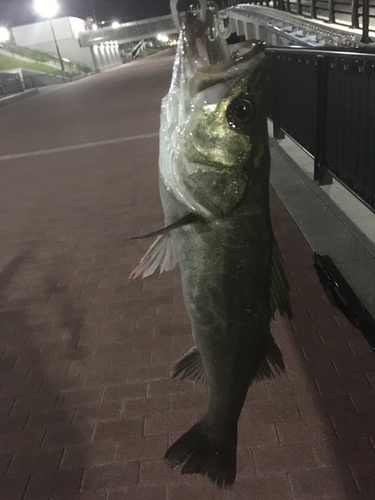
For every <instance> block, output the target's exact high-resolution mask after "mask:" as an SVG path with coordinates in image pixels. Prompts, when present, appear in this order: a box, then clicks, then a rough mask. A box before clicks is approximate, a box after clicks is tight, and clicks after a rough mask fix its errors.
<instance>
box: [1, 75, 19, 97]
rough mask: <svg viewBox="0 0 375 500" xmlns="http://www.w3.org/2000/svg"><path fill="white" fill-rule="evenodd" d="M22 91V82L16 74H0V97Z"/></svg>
mask: <svg viewBox="0 0 375 500" xmlns="http://www.w3.org/2000/svg"><path fill="white" fill-rule="evenodd" d="M23 91H24V88H23V84H22V80H21V78H20V76H19V74H18V73H0V96H5V95H8V94H17V93H18V92H23Z"/></svg>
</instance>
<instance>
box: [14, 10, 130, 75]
mask: <svg viewBox="0 0 375 500" xmlns="http://www.w3.org/2000/svg"><path fill="white" fill-rule="evenodd" d="M52 26H53V30H54V32H55V36H56V40H57V43H58V47H59V50H60V54H61V56H62V57H63V58H65V59H69V60H70V61H73V62H77V63H81V64H84V65H86V66H88V67H89V68H91V69H92V70H101V69H108V68H111V67H114V66H116V65H119V64H121V63H122V61H121V58H120V55H119V51H118V45H117V44H115V43H106V44H102V45H100V46H95V47H94V48H93V49H90V48H89V47H81V46H80V44H79V40H78V33H79V32H82V31H84V30H85V27H86V23H85V21H84V20H83V19H79V18H77V17H63V18H58V19H53V20H52ZM12 33H13V36H14V40H15V42H16V44H17V45H19V46H20V47H28V48H30V49H33V50H39V51H41V52H46V53H48V54H53V55H55V56H57V50H56V44H55V41H54V38H53V33H52V29H51V24H50V22H49V21H41V22H38V23H34V24H26V25H24V26H17V27H15V28H12Z"/></svg>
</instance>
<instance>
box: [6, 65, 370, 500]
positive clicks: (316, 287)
mask: <svg viewBox="0 0 375 500" xmlns="http://www.w3.org/2000/svg"><path fill="white" fill-rule="evenodd" d="M155 61H157V59H155ZM170 65H171V60H167V61H166V62H165V63H162V64H161V63H160V61H159V62H158V64H156V63H152V60H151V62H147V63H145V62H138V63H135V64H133V65H131V66H130V67H129V68H130V69H129V68H126V67H124V68H122V69H121V70H118V71H116V72H111V73H107V74H106V75H98V76H96V77H93V79H92V80H90V81H87V82H86V81H85V82H83V83H81V84H75V86H72V87H71V88H68V89H66V90H64V91H61V92H60V91H56V93H51V94H48V95H46V96H38V97H37V98H33V99H30V100H29V101H27V106H26V102H25V103H21V104H22V105H18V104H17V105H14V107H13V106H10V107H8V108H7V114H6V116H7V119H8V120H11V122H12V123H13V124H14V125H17V123H20V122H21V121H22V120H23V118H24V116H23V113H24V112H25V113H26V112H27V116H28V118H27V119H28V120H32V118H31V115H30V113H31V112H32V113H34V115H33V116H35V117H38V116H40V115H42V114H43V113H48V110H49V109H50V102H51V99H52V98H53V99H54V100H55V101H56V105H57V108H58V109H60V108H61V107H62V106H63V105H64V106H66V107H67V108H69V106H70V104H74V103H75V102H77V99H78V97H77V96H79V92H80V89H82V88H84V87H81V86H86V87H85V88H84V90H85V95H86V94H88V95H87V97H86V99H87V100H89V99H91V100H92V102H96V100H98V101H101V100H102V99H104V100H105V99H107V108H106V109H107V110H108V117H107V118H105V116H104V115H101V118H102V119H103V122H102V124H101V125H96V126H97V129H95V130H94V132H92V135H95V139H97V140H100V139H101V138H102V137H106V138H107V137H110V136H109V135H108V127H110V126H111V125H110V123H109V124H107V122H106V120H108V122H110V121H111V113H113V112H114V113H115V114H116V116H118V115H117V113H118V110H117V108H116V106H117V105H118V102H119V101H118V100H117V101H115V102H114V101H113V99H114V97H113V94H114V95H115V96H116V99H118V96H119V95H121V89H123V92H124V94H125V95H126V101H127V102H129V103H130V104H129V106H130V108H131V110H130V111H129V110H123V111H124V112H125V111H128V112H129V113H138V115H139V116H138V121H137V125H136V127H137V133H146V132H149V131H153V129H152V128H150V125H149V124H150V123H152V124H155V123H156V122H157V115H156V113H157V106H156V105H154V107H153V108H152V109H153V113H154V114H153V115H152V116H151V115H150V110H149V109H147V110H145V109H144V107H143V105H142V102H141V101H140V100H138V101H136V100H135V97H134V99H133V100H132V95H131V94H130V95H129V94H126V93H125V89H127V90H128V91H129V88H133V89H134V90H133V92H135V91H136V90H137V92H138V91H140V90H141V89H139V88H137V89H135V86H134V81H133V80H132V79H134V78H136V81H137V82H138V84H139V85H140V82H142V77H144V76H145V75H147V78H148V79H149V80H150V79H152V78H153V77H154V76H155V81H157V77H159V79H160V81H161V84H160V85H159V86H157V88H156V89H155V90H154V93H153V94H152V95H151V96H148V97H147V99H148V100H149V101H151V98H152V99H155V102H160V97H161V96H162V95H163V92H165V89H166V87H167V83H168V79H169V75H170ZM128 72H129V73H128ZM128 74H130V75H131V78H130V77H128V76H127V75H128ZM160 75H161V76H160ZM132 82H133V83H132ZM163 82H164V83H163ZM128 83H129V85H130V87H129V86H128ZM108 84H109V85H111V86H112V87H111V88H112V90H113V92H111V93H108V92H106V88H108ZM80 85H81V86H80ZM139 85H138V86H139ZM132 86H133V87H132ZM148 88H149V86H148V87H147V86H146V89H148ZM150 92H151V91H150ZM100 105H101V106H103V110H104V109H105V107H104V105H103V104H100ZM121 105H122V104H121ZM24 106H25V107H24ZM44 106H45V107H44ZM73 108H74V105H73ZM69 113H71V116H69V117H68V119H67V121H64V127H65V128H64V127H63V129H61V130H60V129H57V130H56V131H55V135H53V134H51V136H49V135H48V128H47V129H46V130H43V127H42V126H41V128H42V131H40V133H39V135H38V136H37V137H35V140H36V142H37V144H38V148H40V147H43V148H46V147H56V146H61V145H65V144H69V143H72V138H73V135H71V136H70V135H69V134H74V136H75V137H76V141H75V143H77V144H78V143H79V142H80V137H81V136H79V135H77V134H78V132H79V127H78V128H76V127H74V131H73V132H71V131H69V120H71V119H72V117H74V113H73V111H72V110H70V111H69ZM144 113H145V114H144ZM67 114H68V112H67ZM154 115H155V116H154ZM131 116H133V115H131ZM144 116H147V117H148V116H151V118H150V120H151V121H149V120H145V124H144V128H143V130H142V120H143V118H144ZM80 119H81V120H83V118H82V117H81V118H80ZM93 119H94V114H90V113H88V114H87V116H86V118H85V120H86V122H84V121H83V122H82V126H83V128H84V129H85V132H84V138H83V139H82V141H83V140H87V138H88V135H89V133H88V132H87V130H86V128H85V127H89V126H90V121H91V120H93ZM35 120H36V121H37V118H35ZM0 122H1V115H0ZM107 125H108V126H107ZM93 127H94V125H93ZM100 127H103V135H101V128H100ZM127 127H128V125H127ZM111 133H112V137H118V136H119V135H121V134H119V133H118V128H117V129H113V130H112V132H111ZM116 133H117V135H116ZM106 134H107V135H106ZM32 135H35V136H36V135H37V132H36V131H35V130H34V131H33V132H32ZM0 141H1V142H2V143H4V144H8V146H7V149H6V153H16V152H23V151H27V150H30V147H31V146H32V138H27V137H26V139H23V142H22V144H23V145H24V147H23V149H19V150H16V149H15V148H16V147H17V143H16V141H14V139H13V142H12V138H11V137H9V141H8V142H7V138H6V137H5V138H4V137H3V138H2V139H0ZM9 144H10V145H11V146H10V145H9ZM4 154H5V153H4ZM156 158H157V139H156V138H155V139H147V140H138V141H133V142H132V141H130V142H128V143H126V144H125V143H122V144H114V145H108V146H102V147H98V148H91V149H86V150H77V151H69V152H64V153H56V154H51V155H44V156H38V157H26V158H18V159H13V160H8V161H6V162H1V164H0V172H1V177H2V183H1V185H0V210H1V219H0V346H1V349H0V354H1V357H0V386H1V390H0V475H1V477H0V498H1V499H4V500H21V499H22V500H45V499H46V500H47V499H49V500H78V499H79V500H120V499H121V500H123V499H126V500H133V499H134V500H177V499H178V500H185V499H186V500H187V499H189V500H191V499H194V500H210V499H215V500H221V499H222V500H237V499H238V500H245V499H246V500H250V499H251V500H253V499H254V500H289V499H290V500H318V499H319V500H321V499H332V500H343V499H347V500H370V499H373V498H374V497H375V451H374V447H375V425H374V420H373V415H374V410H375V394H374V392H375V356H374V353H373V352H372V351H371V349H370V348H369V346H368V345H367V344H366V342H365V340H364V339H363V338H362V336H361V334H360V333H359V332H358V331H357V330H355V329H354V328H353V327H352V326H351V325H350V324H348V322H347V321H346V319H345V318H344V317H343V315H342V314H341V313H340V312H339V311H338V310H336V309H334V308H333V307H332V306H331V305H330V304H329V303H328V301H327V299H326V297H325V295H324V292H323V290H322V288H321V286H320V284H319V282H318V279H317V276H316V274H315V271H314V269H313V267H312V259H311V249H310V247H309V245H308V244H307V242H306V240H305V239H304V237H303V236H302V234H301V233H300V231H299V229H298V228H297V226H296V225H295V223H294V222H293V220H292V219H291V217H290V216H289V214H288V212H287V211H286V209H285V207H284V206H283V204H282V203H281V202H280V200H279V199H278V197H277V196H276V194H275V193H274V192H273V191H272V192H271V205H272V216H273V221H274V229H275V234H276V236H277V239H278V241H279V244H280V248H281V251H282V253H283V256H284V258H285V264H286V269H287V272H288V274H289V276H290V284H291V298H292V303H293V308H294V319H293V322H292V323H291V324H290V323H288V322H287V321H285V320H283V319H282V318H277V319H276V321H275V322H274V324H273V332H274V335H275V337H276V339H277V341H278V343H279V345H280V347H281V349H282V351H283V354H284V357H285V361H286V365H287V375H286V376H284V377H283V378H280V379H275V380H273V381H268V382H262V383H259V384H257V385H256V386H254V387H253V388H251V389H250V391H249V395H248V398H247V401H246V404H245V407H244V411H243V414H242V416H241V420H240V425H239V440H238V441H239V442H238V450H239V464H238V479H237V482H236V485H235V486H234V488H233V490H231V491H228V492H225V491H224V492H220V491H218V490H217V489H216V488H215V487H213V486H212V485H211V484H209V483H208V481H207V480H205V479H204V478H201V477H195V476H193V477H184V476H181V475H180V474H179V472H178V471H174V472H172V471H169V470H168V469H167V468H166V466H165V465H164V463H163V460H162V457H163V455H164V453H165V451H166V449H167V446H168V444H170V443H171V442H172V441H173V440H174V439H175V438H177V437H178V436H179V435H180V433H182V432H184V431H185V430H186V429H187V428H188V427H189V426H190V425H191V423H192V422H194V421H195V420H196V419H197V418H198V416H199V415H201V414H202V412H203V411H204V408H205V406H206V403H207V393H206V390H205V389H204V388H201V387H195V386H193V385H191V384H189V383H184V382H177V381H171V380H170V379H169V369H170V365H171V363H172V362H174V361H175V360H176V359H178V357H179V356H181V355H182V354H183V353H184V352H185V351H186V350H187V348H189V347H190V346H191V345H192V339H191V335H190V332H189V325H188V319H187V315H186V312H185V309H184V306H183V302H182V296H181V289H180V282H179V276H178V272H177V271H176V270H174V271H172V272H169V273H166V274H163V275H156V276H153V277H150V278H148V279H146V280H143V281H133V282H129V281H128V280H127V276H128V275H129V272H130V271H131V269H132V268H133V266H134V265H135V264H136V263H137V261H138V260H139V258H140V256H142V254H143V252H144V251H145V250H146V248H147V247H148V244H149V242H147V241H139V242H136V241H132V242H126V241H124V238H125V237H126V236H129V235H134V234H139V233H142V232H145V231H149V230H153V229H155V228H157V227H158V226H159V225H160V223H161V221H162V213H161V207H160V203H159V199H158V192H157V172H156V167H155V165H156Z"/></svg>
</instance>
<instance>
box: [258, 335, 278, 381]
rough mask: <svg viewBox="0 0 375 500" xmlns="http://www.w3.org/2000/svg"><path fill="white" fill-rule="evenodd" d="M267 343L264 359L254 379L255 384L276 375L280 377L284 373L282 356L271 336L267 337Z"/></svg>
mask: <svg viewBox="0 0 375 500" xmlns="http://www.w3.org/2000/svg"><path fill="white" fill-rule="evenodd" d="M267 343H268V345H267V347H266V351H265V356H264V359H263V361H262V362H261V364H260V366H259V368H258V371H257V372H256V374H255V377H254V381H255V382H260V381H261V380H265V379H269V378H275V376H276V375H281V374H282V373H283V372H284V371H285V364H284V359H283V355H282V353H281V351H280V349H279V346H278V345H277V344H276V342H275V341H274V339H273V337H272V335H271V334H269V336H268V339H267Z"/></svg>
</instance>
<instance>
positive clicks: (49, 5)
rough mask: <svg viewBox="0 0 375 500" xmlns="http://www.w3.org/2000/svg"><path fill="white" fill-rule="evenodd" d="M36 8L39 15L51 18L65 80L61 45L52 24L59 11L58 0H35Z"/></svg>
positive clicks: (50, 22) (63, 74)
mask: <svg viewBox="0 0 375 500" xmlns="http://www.w3.org/2000/svg"><path fill="white" fill-rule="evenodd" d="M34 8H35V10H36V11H37V12H38V14H39V15H41V16H42V17H45V18H46V19H48V20H49V24H50V26H51V31H52V36H53V40H54V42H55V46H56V52H57V57H58V58H59V61H60V66H61V75H62V78H63V81H64V76H65V67H64V61H63V60H62V57H61V53H60V49H59V45H58V43H57V39H56V34H55V30H54V29H53V24H52V18H53V17H55V16H56V14H57V13H58V11H59V9H60V6H59V4H58V3H57V2H56V0H34Z"/></svg>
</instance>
